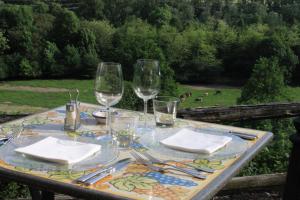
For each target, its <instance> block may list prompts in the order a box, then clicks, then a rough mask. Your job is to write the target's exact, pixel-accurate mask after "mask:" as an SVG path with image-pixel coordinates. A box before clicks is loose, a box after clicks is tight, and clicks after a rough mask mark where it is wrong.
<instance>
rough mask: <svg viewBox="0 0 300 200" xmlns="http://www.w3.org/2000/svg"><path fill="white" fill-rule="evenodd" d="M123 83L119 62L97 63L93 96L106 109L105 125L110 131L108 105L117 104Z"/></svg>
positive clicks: (121, 93)
mask: <svg viewBox="0 0 300 200" xmlns="http://www.w3.org/2000/svg"><path fill="white" fill-rule="evenodd" d="M123 92H124V84H123V74H122V68H121V64H119V63H113V62H101V63H100V64H99V65H98V69H97V73H96V78H95V96H96V99H97V101H98V103H100V104H101V105H103V106H105V107H106V109H107V118H106V126H107V128H108V133H109V134H110V135H111V136H112V132H111V112H110V106H113V105H115V104H117V103H118V102H119V101H120V100H121V98H122V95H123Z"/></svg>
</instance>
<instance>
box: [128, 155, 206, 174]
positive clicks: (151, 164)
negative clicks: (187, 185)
mask: <svg viewBox="0 0 300 200" xmlns="http://www.w3.org/2000/svg"><path fill="white" fill-rule="evenodd" d="M131 155H132V156H133V157H134V158H135V159H136V161H137V162H138V163H140V164H143V165H145V166H147V167H148V168H149V169H151V170H153V171H157V172H166V171H169V170H172V171H178V172H182V173H185V174H188V175H190V176H192V177H195V178H199V179H206V178H207V176H206V175H205V174H204V173H203V172H199V171H197V170H195V169H190V168H182V167H178V166H176V165H171V164H166V163H159V164H164V165H167V166H168V167H158V166H156V165H154V164H155V162H152V161H151V160H147V159H145V158H143V157H142V156H141V155H140V153H138V152H136V151H132V152H131Z"/></svg>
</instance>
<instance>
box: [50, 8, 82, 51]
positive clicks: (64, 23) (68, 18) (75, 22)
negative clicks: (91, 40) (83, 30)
mask: <svg viewBox="0 0 300 200" xmlns="http://www.w3.org/2000/svg"><path fill="white" fill-rule="evenodd" d="M79 29H80V20H79V19H78V17H77V16H76V15H75V13H74V12H72V11H70V10H68V9H60V10H58V11H56V15H55V21H54V27H53V36H54V38H55V41H56V44H57V45H58V46H59V47H60V48H63V47H64V46H66V45H67V44H70V43H75V41H76V40H77V38H76V37H77V33H78V31H79Z"/></svg>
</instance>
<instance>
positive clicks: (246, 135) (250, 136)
mask: <svg viewBox="0 0 300 200" xmlns="http://www.w3.org/2000/svg"><path fill="white" fill-rule="evenodd" d="M229 133H231V134H232V135H236V136H238V137H240V138H242V139H245V140H255V139H256V138H258V137H257V135H254V134H249V133H240V132H235V131H229Z"/></svg>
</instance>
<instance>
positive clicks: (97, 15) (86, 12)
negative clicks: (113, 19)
mask: <svg viewBox="0 0 300 200" xmlns="http://www.w3.org/2000/svg"><path fill="white" fill-rule="evenodd" d="M103 9H104V2H103V0H85V1H82V2H81V3H80V7H79V9H78V14H79V15H80V16H82V17H84V18H85V19H89V20H91V19H104V13H103Z"/></svg>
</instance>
